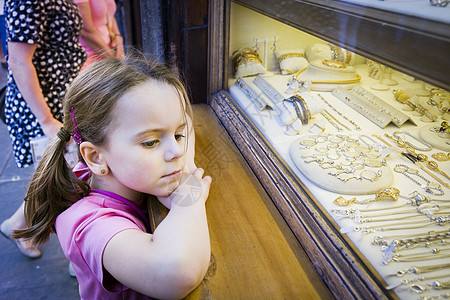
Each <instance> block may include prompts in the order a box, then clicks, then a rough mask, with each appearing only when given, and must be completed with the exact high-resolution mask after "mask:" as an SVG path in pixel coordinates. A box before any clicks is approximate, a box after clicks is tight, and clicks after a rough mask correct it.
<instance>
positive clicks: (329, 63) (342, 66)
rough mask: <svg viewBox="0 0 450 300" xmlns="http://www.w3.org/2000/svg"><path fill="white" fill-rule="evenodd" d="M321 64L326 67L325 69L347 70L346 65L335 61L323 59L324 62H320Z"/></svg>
mask: <svg viewBox="0 0 450 300" xmlns="http://www.w3.org/2000/svg"><path fill="white" fill-rule="evenodd" d="M322 64H323V65H325V66H327V67H332V68H335V69H345V68H347V65H346V64H344V63H343V62H340V61H337V60H329V59H324V60H322Z"/></svg>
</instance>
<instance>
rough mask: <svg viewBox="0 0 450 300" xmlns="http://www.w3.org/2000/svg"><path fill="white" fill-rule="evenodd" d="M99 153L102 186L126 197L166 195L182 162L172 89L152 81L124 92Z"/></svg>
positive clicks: (181, 123)
mask: <svg viewBox="0 0 450 300" xmlns="http://www.w3.org/2000/svg"><path fill="white" fill-rule="evenodd" d="M115 120H116V121H115V122H116V124H115V126H114V128H113V129H112V130H111V132H110V133H109V136H108V144H107V146H106V147H105V148H106V149H104V151H103V155H104V158H105V160H106V162H107V165H108V168H109V170H108V172H109V173H108V174H107V176H106V177H107V178H105V180H108V181H109V180H110V179H111V181H110V182H109V183H108V189H109V190H110V191H112V192H115V193H116V194H118V195H120V196H122V197H125V198H127V199H129V200H132V201H134V200H139V199H140V193H146V194H151V195H155V196H168V195H169V194H171V193H172V192H173V191H174V190H175V189H176V188H177V187H178V185H179V183H180V179H181V175H182V170H183V168H184V165H185V147H186V136H187V130H186V123H185V122H186V119H185V112H184V110H183V109H182V106H181V102H180V98H179V96H178V93H177V91H176V89H175V87H173V86H171V85H169V84H167V83H161V82H157V81H154V80H149V81H147V82H146V83H144V84H142V85H140V86H138V87H136V88H134V89H133V90H131V91H129V92H127V93H126V94H124V95H123V96H122V97H121V98H120V99H119V100H118V102H117V105H116V108H115Z"/></svg>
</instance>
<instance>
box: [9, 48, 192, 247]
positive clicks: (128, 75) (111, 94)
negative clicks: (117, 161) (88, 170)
mask: <svg viewBox="0 0 450 300" xmlns="http://www.w3.org/2000/svg"><path fill="white" fill-rule="evenodd" d="M148 80H156V81H159V82H164V83H168V84H170V85H172V86H174V87H175V88H176V90H177V91H178V93H179V96H180V97H179V98H180V101H182V107H184V109H185V110H186V113H187V114H189V115H190V116H191V118H192V113H191V107H190V104H189V101H188V96H187V93H186V89H185V87H184V85H183V83H182V82H181V81H180V80H179V79H178V78H177V77H176V75H174V74H173V73H172V72H171V71H170V70H169V69H168V68H167V67H166V66H164V65H163V64H161V63H158V62H156V61H155V60H152V59H149V58H145V57H144V56H143V55H142V54H136V53H133V54H131V55H127V56H126V57H125V58H124V59H122V60H117V59H105V60H101V61H99V62H96V63H94V64H92V65H91V66H90V67H88V68H87V69H86V70H84V71H83V72H82V73H80V75H79V76H78V77H76V78H75V80H74V81H73V82H72V84H71V85H70V87H69V88H68V90H67V92H66V95H65V98H64V128H65V129H66V130H67V131H68V132H69V133H72V134H73V133H74V132H75V126H74V123H73V121H72V118H71V109H72V108H73V111H74V115H75V119H76V124H77V127H78V130H79V132H80V134H81V138H82V140H83V141H89V142H91V143H93V144H95V145H106V143H107V142H108V132H110V130H111V129H112V127H113V126H115V125H114V124H115V122H114V108H115V105H116V103H117V101H118V99H119V98H120V97H121V96H122V95H124V94H125V93H126V92H128V91H129V90H130V89H132V88H134V87H136V86H139V85H141V84H143V83H145V82H146V81H148ZM188 131H189V130H188ZM65 148H66V141H64V140H61V139H60V138H59V137H55V138H53V139H52V140H51V141H50V143H49V146H48V147H47V149H46V151H45V153H44V155H43V157H42V159H41V160H40V162H39V164H38V166H37V169H36V171H35V173H34V175H33V178H32V180H31V182H30V186H29V188H28V191H27V194H26V196H25V219H26V222H27V225H28V228H27V229H24V230H17V231H15V232H14V235H13V236H14V238H31V239H32V243H34V244H42V243H44V242H46V241H47V240H48V239H49V237H50V233H52V232H55V227H54V226H55V221H56V218H57V217H58V215H59V214H60V213H62V212H63V211H64V210H65V209H67V208H68V207H69V206H71V205H72V204H73V203H75V202H76V201H78V200H79V199H81V198H83V197H85V196H87V195H88V194H89V191H90V187H89V185H88V184H87V183H86V182H84V181H81V180H79V179H78V178H76V176H75V175H74V174H73V172H72V170H71V169H70V168H69V166H68V165H67V163H66V161H65V159H64V155H63V153H64V151H65ZM78 156H79V159H80V160H81V161H83V158H82V157H81V155H80V154H78Z"/></svg>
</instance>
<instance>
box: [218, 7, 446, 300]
mask: <svg viewBox="0 0 450 300" xmlns="http://www.w3.org/2000/svg"><path fill="white" fill-rule="evenodd" d="M243 2H244V3H243V4H244V5H242V3H239V4H238V3H235V2H231V3H230V4H229V5H230V6H229V7H228V9H229V10H228V11H229V13H230V15H229V18H230V19H229V25H228V30H229V31H227V43H226V46H227V48H226V51H224V55H227V53H230V54H231V53H233V52H235V51H239V49H242V48H243V47H248V48H251V49H253V50H254V51H252V52H251V53H250V52H248V53H244V52H242V55H241V57H243V59H241V62H242V63H243V64H245V63H246V62H253V61H254V58H253V56H254V55H257V56H258V62H261V65H262V66H263V68H262V69H261V68H260V69H259V71H258V72H257V73H256V74H255V73H253V72H252V74H250V73H248V74H243V73H240V74H239V78H235V76H234V74H233V72H232V70H233V69H236V66H233V65H232V62H231V59H230V57H227V56H226V57H227V59H225V60H224V62H225V64H226V65H227V66H228V67H225V69H226V70H228V71H227V72H228V76H226V78H224V82H225V84H224V86H225V87H227V90H226V91H219V92H218V93H217V94H215V95H214V96H213V98H212V100H211V105H212V107H213V109H214V110H215V111H216V113H217V114H218V116H219V118H220V119H221V120H222V122H223V123H224V126H225V127H226V128H227V130H229V132H230V134H231V135H232V136H233V137H234V139H235V142H236V144H237V145H238V147H239V148H240V149H241V151H242V152H243V153H244V155H245V156H246V157H247V159H248V160H249V163H250V165H251V166H252V167H253V169H254V172H255V173H256V174H257V176H258V178H260V180H261V182H262V183H263V185H264V186H265V188H266V189H267V190H268V192H269V194H270V195H271V196H272V197H273V201H274V202H275V203H276V205H277V207H278V208H279V210H280V211H281V212H282V214H283V215H284V217H285V219H286V221H287V222H288V223H289V225H290V226H291V229H292V231H293V232H294V233H295V234H296V236H297V238H298V240H299V242H300V243H301V244H302V246H303V247H304V248H305V249H306V251H307V252H308V254H309V255H310V258H311V260H312V261H313V262H315V264H316V265H317V268H318V271H319V273H320V274H321V276H322V277H323V278H324V281H325V282H326V283H327V284H328V286H329V287H330V289H331V290H332V291H333V293H334V294H335V295H336V297H339V298H340V297H342V298H364V299H379V298H394V299H395V298H399V299H411V298H413V297H418V296H424V297H430V299H433V298H436V299H438V298H444V297H447V296H448V295H449V294H448V293H449V291H448V289H449V287H450V271H449V270H450V268H449V266H450V265H449V264H448V258H449V257H450V246H448V245H447V244H446V243H445V240H446V238H448V237H449V235H450V233H449V232H450V156H449V149H450V148H448V147H449V146H450V127H449V125H448V122H449V121H450V111H449V107H450V105H449V102H450V92H449V91H448V89H445V88H447V85H446V84H443V85H435V84H430V83H427V82H426V81H422V80H418V79H417V78H416V77H412V76H411V74H413V75H415V74H416V72H415V70H412V71H411V72H400V71H399V70H401V71H408V68H407V67H408V66H407V64H405V65H401V66H400V67H399V68H398V69H399V70H397V69H396V68H395V67H396V65H395V63H393V62H391V63H390V64H384V63H385V62H386V61H385V59H386V57H384V56H383V57H376V55H373V53H371V54H370V55H367V53H368V52H370V51H372V50H370V51H369V50H367V51H366V50H361V49H360V51H357V49H359V48H358V46H357V41H356V42H355V41H353V40H352V43H350V44H348V43H346V41H345V36H335V39H336V40H341V41H342V40H343V42H336V40H335V41H333V42H332V41H330V39H328V37H327V36H322V35H321V34H317V35H314V34H310V33H314V32H313V31H314V30H309V29H308V28H303V27H302V26H304V24H302V26H297V25H296V24H295V23H294V24H293V23H292V22H286V20H287V19H283V18H277V20H274V19H273V18H270V17H268V15H272V14H274V15H277V16H278V15H280V14H283V12H282V11H281V12H280V11H277V12H276V13H274V12H273V11H272V9H271V8H270V7H267V6H263V5H258V4H254V1H248V2H249V3H247V1H243ZM263 2H264V1H263ZM288 2H289V1H288ZM299 2H302V3H303V1H299ZM318 2H320V3H321V2H322V1H318ZM339 2H340V1H339ZM430 5H431V4H430ZM338 6H339V5H338ZM316 8H317V7H316ZM434 8H437V9H439V8H442V9H447V8H443V7H434ZM314 9H315V8H314ZM314 9H313V10H312V11H314ZM338 11H339V10H338ZM259 12H264V13H263V14H261V13H259ZM345 12H346V10H342V17H345V16H346V13H345ZM284 13H285V14H286V16H287V17H289V19H290V20H294V19H295V18H294V17H292V14H290V13H287V12H284ZM287 17H286V18H287ZM316 17H318V16H317V15H316ZM280 21H281V22H280ZM341 21H342V22H345V20H341ZM341 25H342V24H341ZM446 26H447V28H448V29H449V30H450V20H449V21H448V24H447V25H446ZM298 27H302V29H304V30H299V28H298ZM243 28H245V30H242V29H243ZM380 28H381V27H380ZM363 29H364V28H363ZM355 30H356V29H355ZM358 30H359V29H358ZM333 33H335V31H333ZM346 33H347V34H349V32H346ZM353 34H354V33H353ZM324 38H326V39H324ZM347 42H348V41H347ZM446 47H448V45H446ZM363 48H364V46H363ZM301 50H302V51H301ZM303 50H304V51H303ZM385 52H388V50H387V49H383V51H381V53H382V54H384V53H385ZM279 53H283V54H286V53H287V54H289V53H297V54H296V55H285V56H281V55H279ZM298 53H300V54H298ZM293 58H295V59H297V62H295V61H294V60H293ZM299 58H302V59H301V60H300V59H299ZM284 59H290V60H289V61H288V62H286V61H283V60H284ZM305 60H306V62H307V63H308V65H307V66H305ZM400 61H402V59H399V62H400ZM227 62H228V63H227ZM282 62H284V64H283V65H281V63H282ZM402 63H403V61H402ZM281 66H283V67H281ZM429 68H433V67H429ZM413 69H414V67H413ZM224 74H227V73H226V72H225V73H224ZM425 77H426V75H425V76H422V78H425ZM430 82H432V83H436V82H437V81H436V80H434V79H432V80H430ZM336 266H339V267H336Z"/></svg>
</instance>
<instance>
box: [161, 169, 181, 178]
mask: <svg viewBox="0 0 450 300" xmlns="http://www.w3.org/2000/svg"><path fill="white" fill-rule="evenodd" d="M179 173H181V170H176V171H173V172H172V173H169V174H166V175H164V176H163V178H167V177H172V176H176V175H177V174H179Z"/></svg>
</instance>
